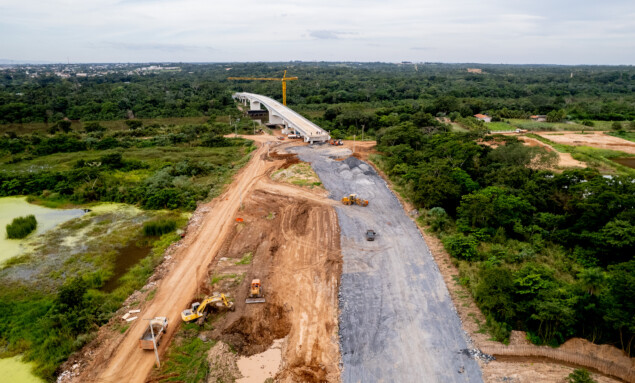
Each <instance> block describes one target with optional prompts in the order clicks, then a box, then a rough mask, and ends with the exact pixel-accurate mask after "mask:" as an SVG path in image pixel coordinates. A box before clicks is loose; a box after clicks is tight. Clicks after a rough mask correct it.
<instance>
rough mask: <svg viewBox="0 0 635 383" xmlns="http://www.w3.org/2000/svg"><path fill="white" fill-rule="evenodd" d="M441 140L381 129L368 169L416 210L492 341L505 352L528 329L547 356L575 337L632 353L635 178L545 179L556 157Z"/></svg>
mask: <svg viewBox="0 0 635 383" xmlns="http://www.w3.org/2000/svg"><path fill="white" fill-rule="evenodd" d="M438 133H439V131H436V132H432V133H427V132H425V131H424V130H422V129H420V128H417V127H416V126H414V125H413V124H412V123H410V122H406V123H402V124H400V125H397V126H394V127H390V128H387V129H385V130H383V131H381V132H379V133H378V149H379V150H380V151H382V152H383V154H382V155H381V156H378V157H377V158H376V161H377V162H378V163H379V165H380V166H381V167H382V168H383V169H384V170H385V171H386V172H387V173H388V174H389V175H390V177H391V178H392V179H393V180H394V181H395V183H396V185H398V187H399V188H400V189H401V191H402V193H403V194H404V196H406V197H407V198H408V199H409V200H411V201H412V202H413V203H414V204H415V205H416V206H418V207H421V208H423V209H424V212H425V213H424V214H423V216H422V218H421V219H422V222H423V223H424V224H427V225H429V226H430V228H431V230H433V231H435V232H436V233H437V234H438V235H439V236H440V237H441V238H442V240H443V243H444V245H445V247H446V249H447V250H448V252H449V253H450V254H451V255H452V256H453V257H455V259H456V260H457V263H458V265H459V270H460V275H461V283H463V284H464V285H466V286H467V287H468V288H469V289H470V291H471V292H472V294H473V296H474V298H475V299H476V302H477V304H478V305H479V307H480V308H481V309H482V310H483V312H484V313H485V314H486V316H487V326H488V328H489V330H490V332H492V333H493V335H494V336H495V337H496V338H497V339H498V340H501V341H506V340H507V339H508V337H509V332H510V330H512V329H517V330H525V331H527V332H528V334H529V337H530V339H531V340H532V341H533V342H534V343H538V344H544V343H546V344H551V345H557V344H560V343H562V342H564V341H565V340H566V339H568V338H570V337H573V336H579V337H584V338H587V339H589V340H592V341H594V342H599V343H612V344H615V345H617V346H618V347H621V348H622V349H624V350H626V351H627V352H630V353H633V351H634V350H633V341H634V340H635V321H634V320H635V301H634V300H633V299H632V297H633V296H635V295H634V294H635V253H634V252H633V249H634V248H635V225H634V223H635V179H633V177H629V176H609V177H606V176H603V175H602V174H600V173H599V172H598V171H596V170H593V169H584V170H581V169H577V170H564V171H563V172H553V171H550V170H544V168H545V167H548V165H549V163H550V162H551V161H552V158H551V156H552V154H551V153H549V152H546V151H545V150H544V149H541V148H537V147H528V146H524V145H522V144H521V143H520V142H519V141H518V140H517V139H516V138H515V137H502V136H498V137H496V138H492V137H488V138H484V137H483V136H479V135H478V134H476V133H444V134H438ZM484 142H485V143H487V144H488V145H483V144H482V143H484ZM540 164H542V165H544V166H542V167H541V166H536V165H540Z"/></svg>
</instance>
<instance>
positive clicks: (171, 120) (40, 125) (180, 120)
mask: <svg viewBox="0 0 635 383" xmlns="http://www.w3.org/2000/svg"><path fill="white" fill-rule="evenodd" d="M139 120H140V121H142V122H143V126H148V125H152V124H159V125H168V126H169V125H183V124H203V123H205V122H207V121H208V120H209V117H167V118H141V119H139ZM225 120H226V119H225ZM126 121H127V120H114V121H99V125H101V126H103V127H105V128H106V129H108V130H128V125H126ZM54 125H55V124H54V123H50V124H48V123H45V122H28V123H12V124H2V125H0V133H5V132H15V133H17V134H28V133H35V132H40V133H48V130H49V128H50V127H51V126H54ZM83 125H84V124H83V123H82V122H80V121H71V129H72V130H73V131H75V132H81V131H83V130H84V128H83Z"/></svg>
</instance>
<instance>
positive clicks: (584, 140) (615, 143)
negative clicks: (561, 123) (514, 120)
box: [534, 131, 635, 154]
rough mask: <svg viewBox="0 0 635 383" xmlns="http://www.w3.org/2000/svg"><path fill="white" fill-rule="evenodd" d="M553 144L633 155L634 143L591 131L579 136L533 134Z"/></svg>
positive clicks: (634, 152)
mask: <svg viewBox="0 0 635 383" xmlns="http://www.w3.org/2000/svg"><path fill="white" fill-rule="evenodd" d="M534 133H535V134H538V135H540V136H542V137H545V138H547V139H549V140H551V141H553V142H557V143H559V144H565V145H573V146H591V147H593V148H600V149H610V150H618V151H621V152H625V153H629V154H635V142H632V141H628V140H625V139H622V138H619V137H614V136H609V135H608V134H604V132H599V131H592V132H585V133H584V134H580V133H579V132H557V133H556V132H534Z"/></svg>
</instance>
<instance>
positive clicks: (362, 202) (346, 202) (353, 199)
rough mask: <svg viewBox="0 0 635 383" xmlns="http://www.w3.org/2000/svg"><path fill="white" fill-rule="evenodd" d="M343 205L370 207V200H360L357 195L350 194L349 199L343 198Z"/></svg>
mask: <svg viewBox="0 0 635 383" xmlns="http://www.w3.org/2000/svg"><path fill="white" fill-rule="evenodd" d="M342 203H343V204H344V205H359V206H368V200H367V199H361V198H358V197H357V194H350V195H348V196H347V197H344V198H342Z"/></svg>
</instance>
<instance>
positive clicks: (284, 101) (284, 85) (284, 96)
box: [227, 70, 298, 105]
mask: <svg viewBox="0 0 635 383" xmlns="http://www.w3.org/2000/svg"><path fill="white" fill-rule="evenodd" d="M227 79H228V80H265V81H282V105H287V81H291V80H297V79H298V78H297V77H287V71H286V70H285V71H284V74H283V75H282V78H272V77H227Z"/></svg>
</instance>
